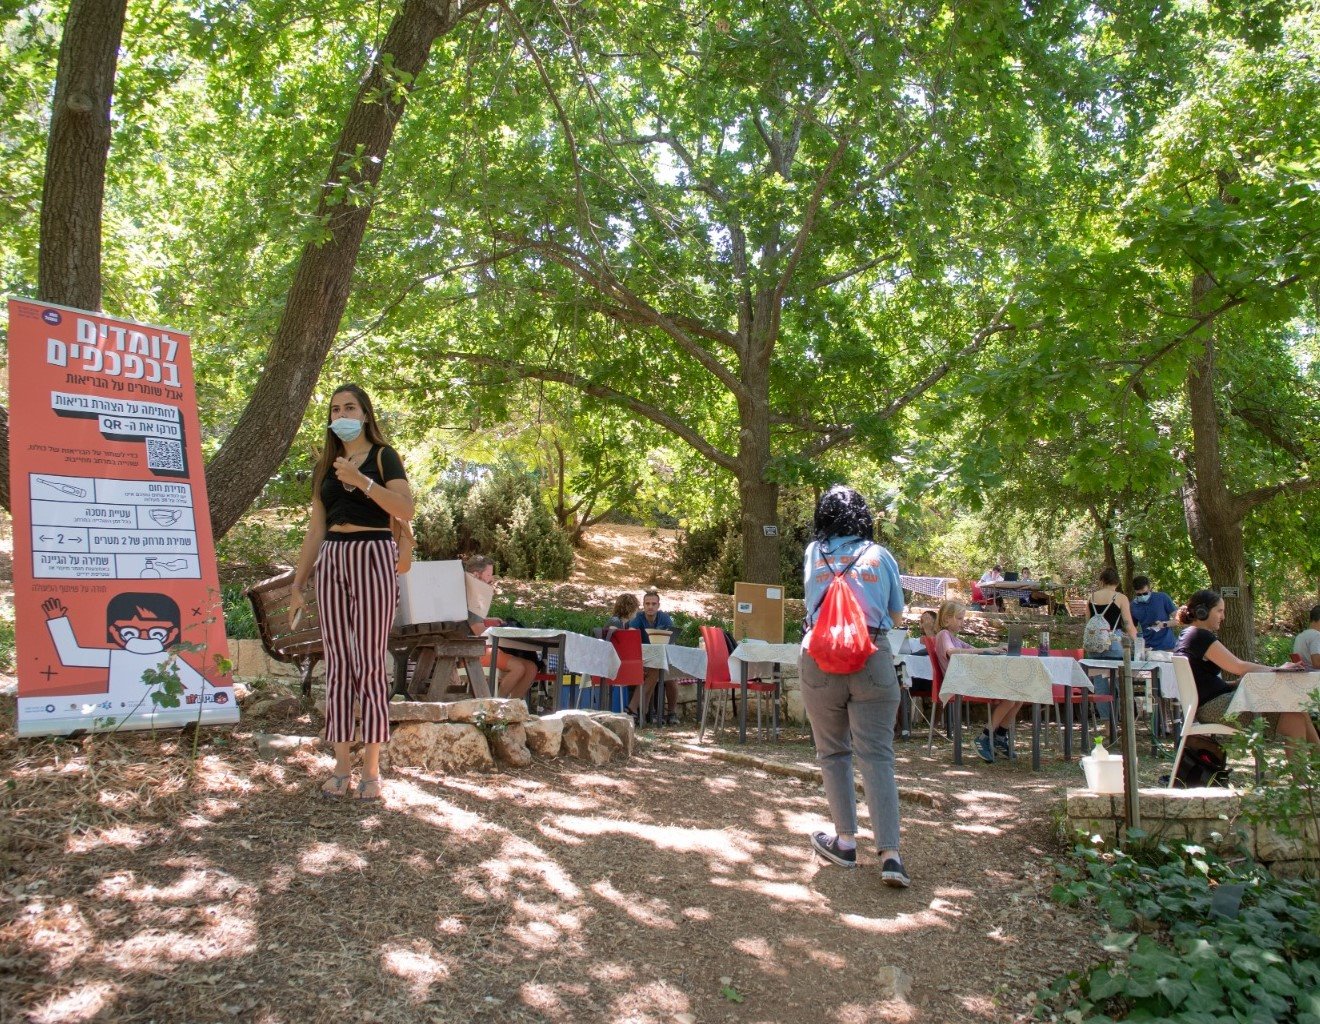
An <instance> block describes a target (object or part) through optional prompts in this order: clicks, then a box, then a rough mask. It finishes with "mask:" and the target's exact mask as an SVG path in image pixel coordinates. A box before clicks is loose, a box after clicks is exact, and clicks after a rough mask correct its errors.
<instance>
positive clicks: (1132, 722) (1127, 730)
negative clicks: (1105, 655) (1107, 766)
mask: <svg viewBox="0 0 1320 1024" xmlns="http://www.w3.org/2000/svg"><path fill="white" fill-rule="evenodd" d="M1118 702H1119V708H1120V713H1121V714H1122V716H1123V720H1122V721H1123V817H1124V820H1125V823H1126V826H1127V828H1139V827H1140V826H1141V809H1140V807H1139V806H1138V802H1137V800H1138V797H1137V715H1136V711H1135V709H1134V708H1133V707H1132V640H1131V638H1130V637H1128V636H1126V635H1124V637H1123V671H1122V673H1121V678H1120V679H1119V683H1118Z"/></svg>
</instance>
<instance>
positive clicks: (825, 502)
mask: <svg viewBox="0 0 1320 1024" xmlns="http://www.w3.org/2000/svg"><path fill="white" fill-rule="evenodd" d="M815 528H816V540H818V541H827V540H829V539H830V538H831V537H861V538H862V539H863V540H875V520H873V519H872V518H871V510H870V508H868V507H867V504H866V499H865V498H863V497H862V496H861V495H860V494H858V493H857V492H856V491H854V490H853V489H852V488H851V487H844V486H843V485H842V484H836V485H835V486H834V487H831V488H830V489H829V490H828V491H826V492H825V493H824V494H823V495H821V499H820V503H819V504H818V505H817V506H816V519H815Z"/></svg>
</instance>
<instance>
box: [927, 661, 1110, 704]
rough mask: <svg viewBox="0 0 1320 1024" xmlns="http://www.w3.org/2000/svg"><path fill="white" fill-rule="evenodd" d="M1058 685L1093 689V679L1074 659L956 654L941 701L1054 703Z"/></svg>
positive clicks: (946, 674)
mask: <svg viewBox="0 0 1320 1024" xmlns="http://www.w3.org/2000/svg"><path fill="white" fill-rule="evenodd" d="M1056 685H1057V686H1075V687H1078V688H1080V689H1083V690H1089V689H1091V680H1090V679H1088V678H1087V676H1086V673H1085V672H1083V671H1082V666H1081V665H1080V664H1079V663H1078V662H1077V661H1075V660H1074V659H1072V658H1055V657H1047V658H1040V657H1035V656H1031V655H1024V656H1022V657H1020V658H1014V657H1008V656H1006V655H993V654H982V655H976V654H955V655H953V656H952V657H951V658H949V668H948V670H947V671H946V672H945V673H944V684H943V685H942V686H941V687H940V700H941V701H943V702H945V703H946V704H947V703H948V702H949V701H950V700H951V699H953V698H954V697H955V696H959V695H961V696H963V697H990V698H993V699H995V700H1021V701H1027V702H1028V703H1031V704H1053V703H1054V687H1055V686H1056Z"/></svg>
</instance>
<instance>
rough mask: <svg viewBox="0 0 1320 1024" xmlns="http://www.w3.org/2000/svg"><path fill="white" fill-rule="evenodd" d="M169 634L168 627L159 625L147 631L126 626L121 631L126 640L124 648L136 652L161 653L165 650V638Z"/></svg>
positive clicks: (123, 638) (121, 635)
mask: <svg viewBox="0 0 1320 1024" xmlns="http://www.w3.org/2000/svg"><path fill="white" fill-rule="evenodd" d="M169 635H170V631H169V630H168V629H164V628H161V627H159V626H156V627H153V628H152V629H148V630H146V631H142V630H139V629H137V628H136V627H134V626H124V627H123V628H122V629H120V631H119V636H120V638H121V639H122V640H123V641H124V650H126V651H132V652H133V653H134V654H160V653H161V652H162V651H164V650H165V638H166V637H168V636H169Z"/></svg>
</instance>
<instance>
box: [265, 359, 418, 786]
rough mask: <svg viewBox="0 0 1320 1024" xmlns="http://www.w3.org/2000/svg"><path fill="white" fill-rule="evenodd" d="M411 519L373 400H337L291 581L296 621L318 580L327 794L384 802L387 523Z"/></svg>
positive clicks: (389, 593)
mask: <svg viewBox="0 0 1320 1024" xmlns="http://www.w3.org/2000/svg"><path fill="white" fill-rule="evenodd" d="M412 517H413V498H412V491H411V490H410V489H409V488H408V478H407V476H406V475H405V474H404V471H403V461H402V460H401V459H400V458H399V454H398V452H396V451H395V450H394V449H393V448H391V447H390V446H389V445H388V444H386V443H385V438H384V435H382V434H381V432H380V426H379V424H378V423H377V422H376V413H375V411H374V410H373V409H372V407H371V398H370V397H368V395H367V393H366V392H365V391H363V390H362V389H361V388H360V387H358V386H357V385H356V384H345V385H344V386H343V387H341V388H339V389H338V390H336V391H335V393H334V394H333V395H332V396H331V397H330V408H329V410H328V414H327V416H326V430H325V448H324V450H323V451H322V452H321V458H320V461H319V462H318V463H317V465H316V472H315V474H314V476H313V478H312V509H311V518H310V521H309V523H308V525H307V538H306V540H304V541H303V546H302V551H301V553H300V554H299V556H298V568H297V569H296V570H295V571H294V574H293V594H292V595H291V596H290V598H289V614H290V615H292V616H293V617H294V619H295V622H296V620H297V618H298V617H300V616H301V614H302V612H303V611H304V610H305V601H304V600H303V595H302V588H303V587H304V586H306V585H307V581H308V580H309V579H310V578H311V577H312V574H313V573H315V578H316V602H317V607H318V608H319V609H320V619H321V639H322V642H323V643H324V645H325V738H326V742H328V743H329V744H331V746H333V748H334V752H335V769H334V774H333V775H331V776H330V778H329V779H328V780H327V781H326V783H325V785H323V786H322V787H321V794H322V795H323V796H326V797H331V798H336V797H344V796H349V795H350V794H351V795H353V796H354V797H355V798H356V799H358V800H379V799H380V748H381V745H382V744H383V743H385V741H386V740H388V739H389V738H390V714H389V701H390V679H389V671H388V662H389V648H388V644H389V636H390V627H391V626H392V625H393V624H394V611H395V608H396V607H397V606H398V603H399V581H398V577H397V576H396V575H395V563H396V561H397V560H398V557H399V553H398V549H397V548H396V547H395V544H394V536H393V533H392V532H391V530H390V519H391V518H395V519H401V520H403V521H405V522H406V521H408V520H410V519H412ZM354 702H356V703H357V704H358V706H359V707H360V709H361V714H362V742H363V745H364V746H363V754H362V779H361V782H360V783H359V785H358V787H357V789H356V791H355V790H353V786H352V773H353V764H352V761H351V759H350V758H351V753H350V752H351V749H352V742H353V731H354V730H353V727H354V722H353V705H354Z"/></svg>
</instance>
